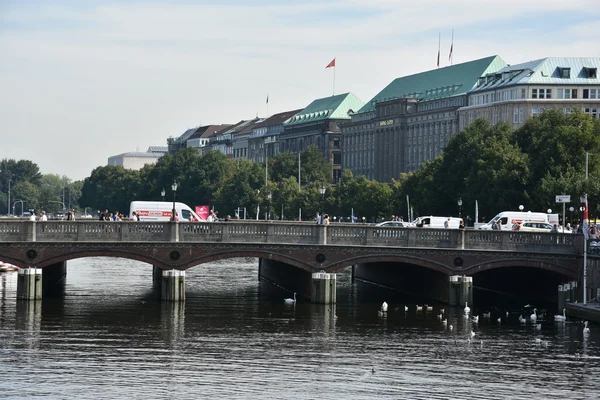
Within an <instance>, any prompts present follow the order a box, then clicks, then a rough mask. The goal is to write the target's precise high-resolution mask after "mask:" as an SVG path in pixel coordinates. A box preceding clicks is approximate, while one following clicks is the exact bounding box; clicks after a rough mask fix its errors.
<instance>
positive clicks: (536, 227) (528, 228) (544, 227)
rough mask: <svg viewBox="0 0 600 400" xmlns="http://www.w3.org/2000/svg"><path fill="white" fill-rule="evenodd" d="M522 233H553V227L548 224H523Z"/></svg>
mask: <svg viewBox="0 0 600 400" xmlns="http://www.w3.org/2000/svg"><path fill="white" fill-rule="evenodd" d="M519 231H521V232H550V231H552V225H550V224H548V223H546V222H530V221H528V222H522V223H521V228H520V229H519Z"/></svg>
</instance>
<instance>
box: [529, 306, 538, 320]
mask: <svg viewBox="0 0 600 400" xmlns="http://www.w3.org/2000/svg"><path fill="white" fill-rule="evenodd" d="M529 319H530V320H531V322H532V323H534V322H535V321H537V308H534V309H533V313H532V314H531V315H530V316H529Z"/></svg>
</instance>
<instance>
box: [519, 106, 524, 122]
mask: <svg viewBox="0 0 600 400" xmlns="http://www.w3.org/2000/svg"><path fill="white" fill-rule="evenodd" d="M523 112H524V110H523V109H522V108H519V123H520V124H522V123H523Z"/></svg>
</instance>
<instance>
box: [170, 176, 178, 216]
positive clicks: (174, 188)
mask: <svg viewBox="0 0 600 400" xmlns="http://www.w3.org/2000/svg"><path fill="white" fill-rule="evenodd" d="M171 189H173V211H172V214H171V218H172V219H171V220H172V221H176V219H175V213H176V211H175V196H177V181H175V180H174V181H173V184H172V185H171Z"/></svg>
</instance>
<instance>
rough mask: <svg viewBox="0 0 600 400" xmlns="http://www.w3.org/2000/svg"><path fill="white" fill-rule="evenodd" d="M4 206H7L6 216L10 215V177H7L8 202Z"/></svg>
mask: <svg viewBox="0 0 600 400" xmlns="http://www.w3.org/2000/svg"><path fill="white" fill-rule="evenodd" d="M6 207H8V216H9V217H10V178H8V203H7V204H6Z"/></svg>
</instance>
